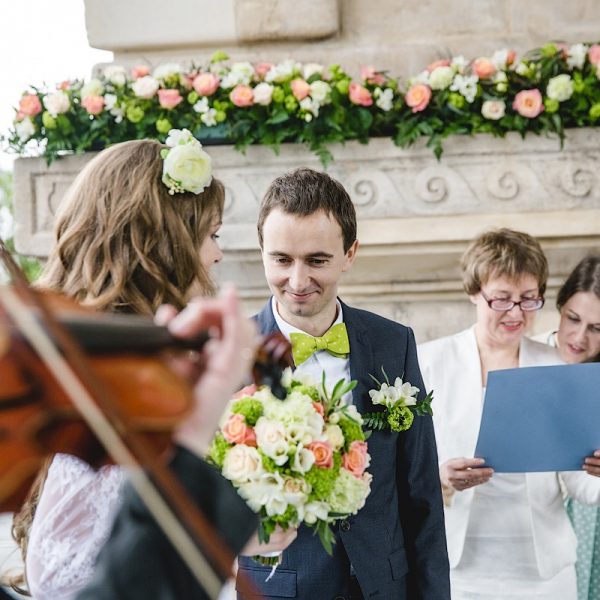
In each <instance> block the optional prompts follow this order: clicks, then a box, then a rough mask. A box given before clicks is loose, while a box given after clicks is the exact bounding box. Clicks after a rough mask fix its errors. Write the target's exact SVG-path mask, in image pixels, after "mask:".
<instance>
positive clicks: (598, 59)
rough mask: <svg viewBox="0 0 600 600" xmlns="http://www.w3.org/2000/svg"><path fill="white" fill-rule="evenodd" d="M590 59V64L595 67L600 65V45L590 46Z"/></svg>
mask: <svg viewBox="0 0 600 600" xmlns="http://www.w3.org/2000/svg"><path fill="white" fill-rule="evenodd" d="M588 58H589V59H590V63H591V64H593V65H594V66H596V65H598V64H600V44H594V45H592V46H590V49H589V50H588Z"/></svg>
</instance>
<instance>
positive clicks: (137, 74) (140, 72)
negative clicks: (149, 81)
mask: <svg viewBox="0 0 600 600" xmlns="http://www.w3.org/2000/svg"><path fill="white" fill-rule="evenodd" d="M146 75H150V69H149V67H147V66H146V65H136V66H135V67H133V69H131V76H132V77H133V79H140V78H141V77H146Z"/></svg>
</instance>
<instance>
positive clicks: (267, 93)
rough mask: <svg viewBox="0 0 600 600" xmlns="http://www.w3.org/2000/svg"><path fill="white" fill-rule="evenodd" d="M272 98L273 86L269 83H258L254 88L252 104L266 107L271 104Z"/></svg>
mask: <svg viewBox="0 0 600 600" xmlns="http://www.w3.org/2000/svg"><path fill="white" fill-rule="evenodd" d="M272 96H273V86H272V85H271V84H270V83H265V82H264V81H263V82H262V83H259V84H258V85H257V86H256V87H255V88H254V102H256V104H262V105H263V106H267V105H269V104H271V98H272Z"/></svg>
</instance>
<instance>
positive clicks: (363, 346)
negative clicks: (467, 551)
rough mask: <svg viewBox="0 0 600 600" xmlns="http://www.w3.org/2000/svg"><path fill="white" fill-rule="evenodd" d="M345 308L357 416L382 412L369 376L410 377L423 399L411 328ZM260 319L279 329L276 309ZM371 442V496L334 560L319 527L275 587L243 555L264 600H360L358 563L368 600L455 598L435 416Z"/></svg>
mask: <svg viewBox="0 0 600 600" xmlns="http://www.w3.org/2000/svg"><path fill="white" fill-rule="evenodd" d="M342 306H343V312H344V322H345V323H346V327H347V329H348V337H349V340H350V376H351V378H352V379H356V380H357V381H358V385H357V387H356V388H355V389H354V391H353V402H354V404H355V405H356V407H357V409H358V410H359V411H360V412H361V413H365V412H372V411H373V410H376V408H375V407H374V406H373V405H372V403H371V399H370V397H369V394H368V392H369V390H370V389H373V388H374V382H373V381H372V379H371V378H370V377H369V374H371V375H374V376H375V377H377V378H378V379H379V380H380V381H381V378H382V373H381V367H382V366H383V368H384V369H385V372H386V373H387V375H388V377H389V379H390V381H391V382H393V380H394V379H395V378H396V377H398V376H399V377H402V379H403V380H404V381H409V382H410V383H411V384H412V385H414V386H416V387H418V388H419V389H420V390H421V392H420V394H421V395H424V393H425V386H424V384H423V380H422V379H421V373H420V371H419V365H418V362H417V353H416V348H415V341H414V336H413V333H412V331H411V330H410V329H408V328H407V327H404V326H403V325H400V324H398V323H395V322H393V321H390V320H388V319H384V318H383V317H380V316H378V315H375V314H373V313H370V312H367V311H364V310H358V309H355V308H351V307H349V306H346V305H342ZM257 320H258V323H259V327H260V330H261V332H262V333H269V332H273V331H278V328H277V325H276V322H275V319H274V317H273V312H272V309H271V302H268V303H267V305H266V306H265V307H264V309H263V310H262V312H261V313H260V314H259V315H258V317H257ZM434 407H435V403H434ZM434 409H435V408H434ZM368 444H369V453H370V455H371V465H370V467H369V472H370V473H372V475H373V483H372V485H371V494H370V496H369V497H368V498H367V502H366V505H365V506H364V508H362V509H361V510H360V511H359V513H358V514H357V515H356V516H354V517H350V518H349V519H347V520H345V521H341V522H340V523H338V525H336V526H335V534H336V539H337V543H336V545H335V546H334V551H333V556H331V557H330V556H328V555H327V553H326V552H325V550H323V548H322V546H321V542H320V541H319V538H318V537H317V536H314V535H312V533H313V532H312V530H311V529H309V528H307V527H301V528H300V530H299V532H298V538H297V539H296V540H295V541H294V543H293V544H292V545H291V546H290V547H289V548H288V549H287V550H286V551H285V552H284V553H283V562H282V564H281V565H280V566H279V567H278V569H277V571H276V572H275V574H274V576H273V577H272V578H271V579H270V580H269V581H268V582H265V580H266V578H267V576H268V574H269V572H270V569H269V568H268V567H262V566H261V565H259V564H257V563H256V562H255V561H253V560H252V559H250V558H246V557H240V561H239V565H240V566H239V568H240V571H242V572H243V573H244V574H245V575H246V576H247V577H249V578H250V579H252V580H253V581H254V583H255V584H256V586H257V587H258V588H259V589H260V590H261V592H262V594H263V595H264V597H265V598H271V599H276V598H299V599H301V600H326V599H332V600H333V599H335V598H344V597H346V598H350V597H352V598H355V597H356V596H354V595H352V594H351V589H352V585H353V584H352V578H351V571H350V564H351V565H352V568H353V570H354V573H355V575H356V578H357V579H358V583H359V584H360V588H361V590H362V594H363V596H364V598H378V599H381V600H392V599H393V600H449V598H450V583H449V571H448V556H447V551H446V537H445V531H444V513H443V507H442V495H441V488H440V482H439V476H438V462H437V451H436V445H435V438H434V433H433V424H432V420H431V418H430V417H428V416H427V417H415V420H414V423H413V425H412V427H411V428H410V429H409V430H408V431H406V432H403V433H400V434H397V433H393V432H390V431H377V432H374V433H373V434H372V436H371V437H370V438H369V440H368Z"/></svg>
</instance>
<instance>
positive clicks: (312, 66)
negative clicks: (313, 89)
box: [302, 63, 324, 79]
mask: <svg viewBox="0 0 600 600" xmlns="http://www.w3.org/2000/svg"><path fill="white" fill-rule="evenodd" d="M323 69H324V67H323V65H320V64H318V63H306V64H305V65H304V67H303V68H302V76H303V77H304V79H308V78H309V77H311V76H312V75H314V74H315V73H317V74H318V75H321V73H323Z"/></svg>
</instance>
